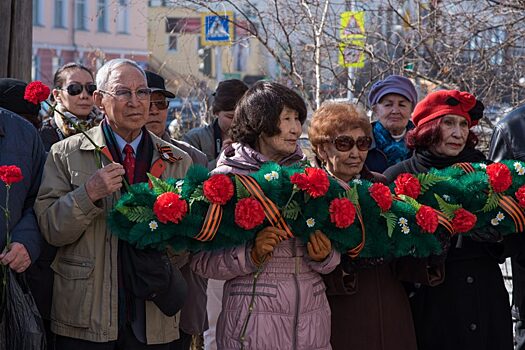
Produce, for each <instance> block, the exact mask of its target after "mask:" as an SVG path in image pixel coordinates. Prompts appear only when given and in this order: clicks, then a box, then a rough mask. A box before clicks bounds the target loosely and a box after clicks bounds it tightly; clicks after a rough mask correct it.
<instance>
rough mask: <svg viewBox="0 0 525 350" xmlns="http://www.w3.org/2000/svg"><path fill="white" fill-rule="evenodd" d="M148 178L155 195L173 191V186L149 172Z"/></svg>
mask: <svg viewBox="0 0 525 350" xmlns="http://www.w3.org/2000/svg"><path fill="white" fill-rule="evenodd" d="M148 178H149V180H150V181H151V183H152V185H153V192H155V194H156V195H159V194H163V193H166V192H175V187H174V186H173V185H171V184H169V183H167V182H166V181H163V180H161V179H159V178H158V177H155V176H153V175H151V174H150V173H148Z"/></svg>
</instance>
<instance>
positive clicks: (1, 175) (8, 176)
mask: <svg viewBox="0 0 525 350" xmlns="http://www.w3.org/2000/svg"><path fill="white" fill-rule="evenodd" d="M23 178H24V176H23V175H22V170H20V168H19V167H17V166H16V165H2V166H0V180H2V181H3V182H5V184H6V185H7V186H11V184H14V183H17V182H20V181H22V179H23Z"/></svg>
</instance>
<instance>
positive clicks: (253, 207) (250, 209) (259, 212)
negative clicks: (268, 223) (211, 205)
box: [235, 198, 265, 230]
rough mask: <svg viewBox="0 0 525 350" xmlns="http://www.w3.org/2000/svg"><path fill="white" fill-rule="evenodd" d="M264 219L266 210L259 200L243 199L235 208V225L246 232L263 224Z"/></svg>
mask: <svg viewBox="0 0 525 350" xmlns="http://www.w3.org/2000/svg"><path fill="white" fill-rule="evenodd" d="M264 217H265V216H264V209H263V207H262V205H261V203H259V201H258V200H257V199H254V198H243V199H241V200H240V201H238V202H237V205H236V206H235V223H236V224H237V225H239V226H240V227H242V228H243V229H245V230H251V229H252V228H254V227H257V226H259V225H260V224H262V223H263V221H264Z"/></svg>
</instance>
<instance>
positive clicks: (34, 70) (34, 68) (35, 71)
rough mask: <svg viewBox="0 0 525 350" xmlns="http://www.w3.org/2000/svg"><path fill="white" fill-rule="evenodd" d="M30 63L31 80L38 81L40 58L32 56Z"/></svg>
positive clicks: (35, 55)
mask: <svg viewBox="0 0 525 350" xmlns="http://www.w3.org/2000/svg"><path fill="white" fill-rule="evenodd" d="M31 61H32V62H31V80H40V57H39V56H37V54H34V55H33V58H32V60H31Z"/></svg>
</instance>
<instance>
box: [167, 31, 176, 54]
mask: <svg viewBox="0 0 525 350" xmlns="http://www.w3.org/2000/svg"><path fill="white" fill-rule="evenodd" d="M168 51H177V36H176V35H174V34H172V35H170V36H169V37H168Z"/></svg>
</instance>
